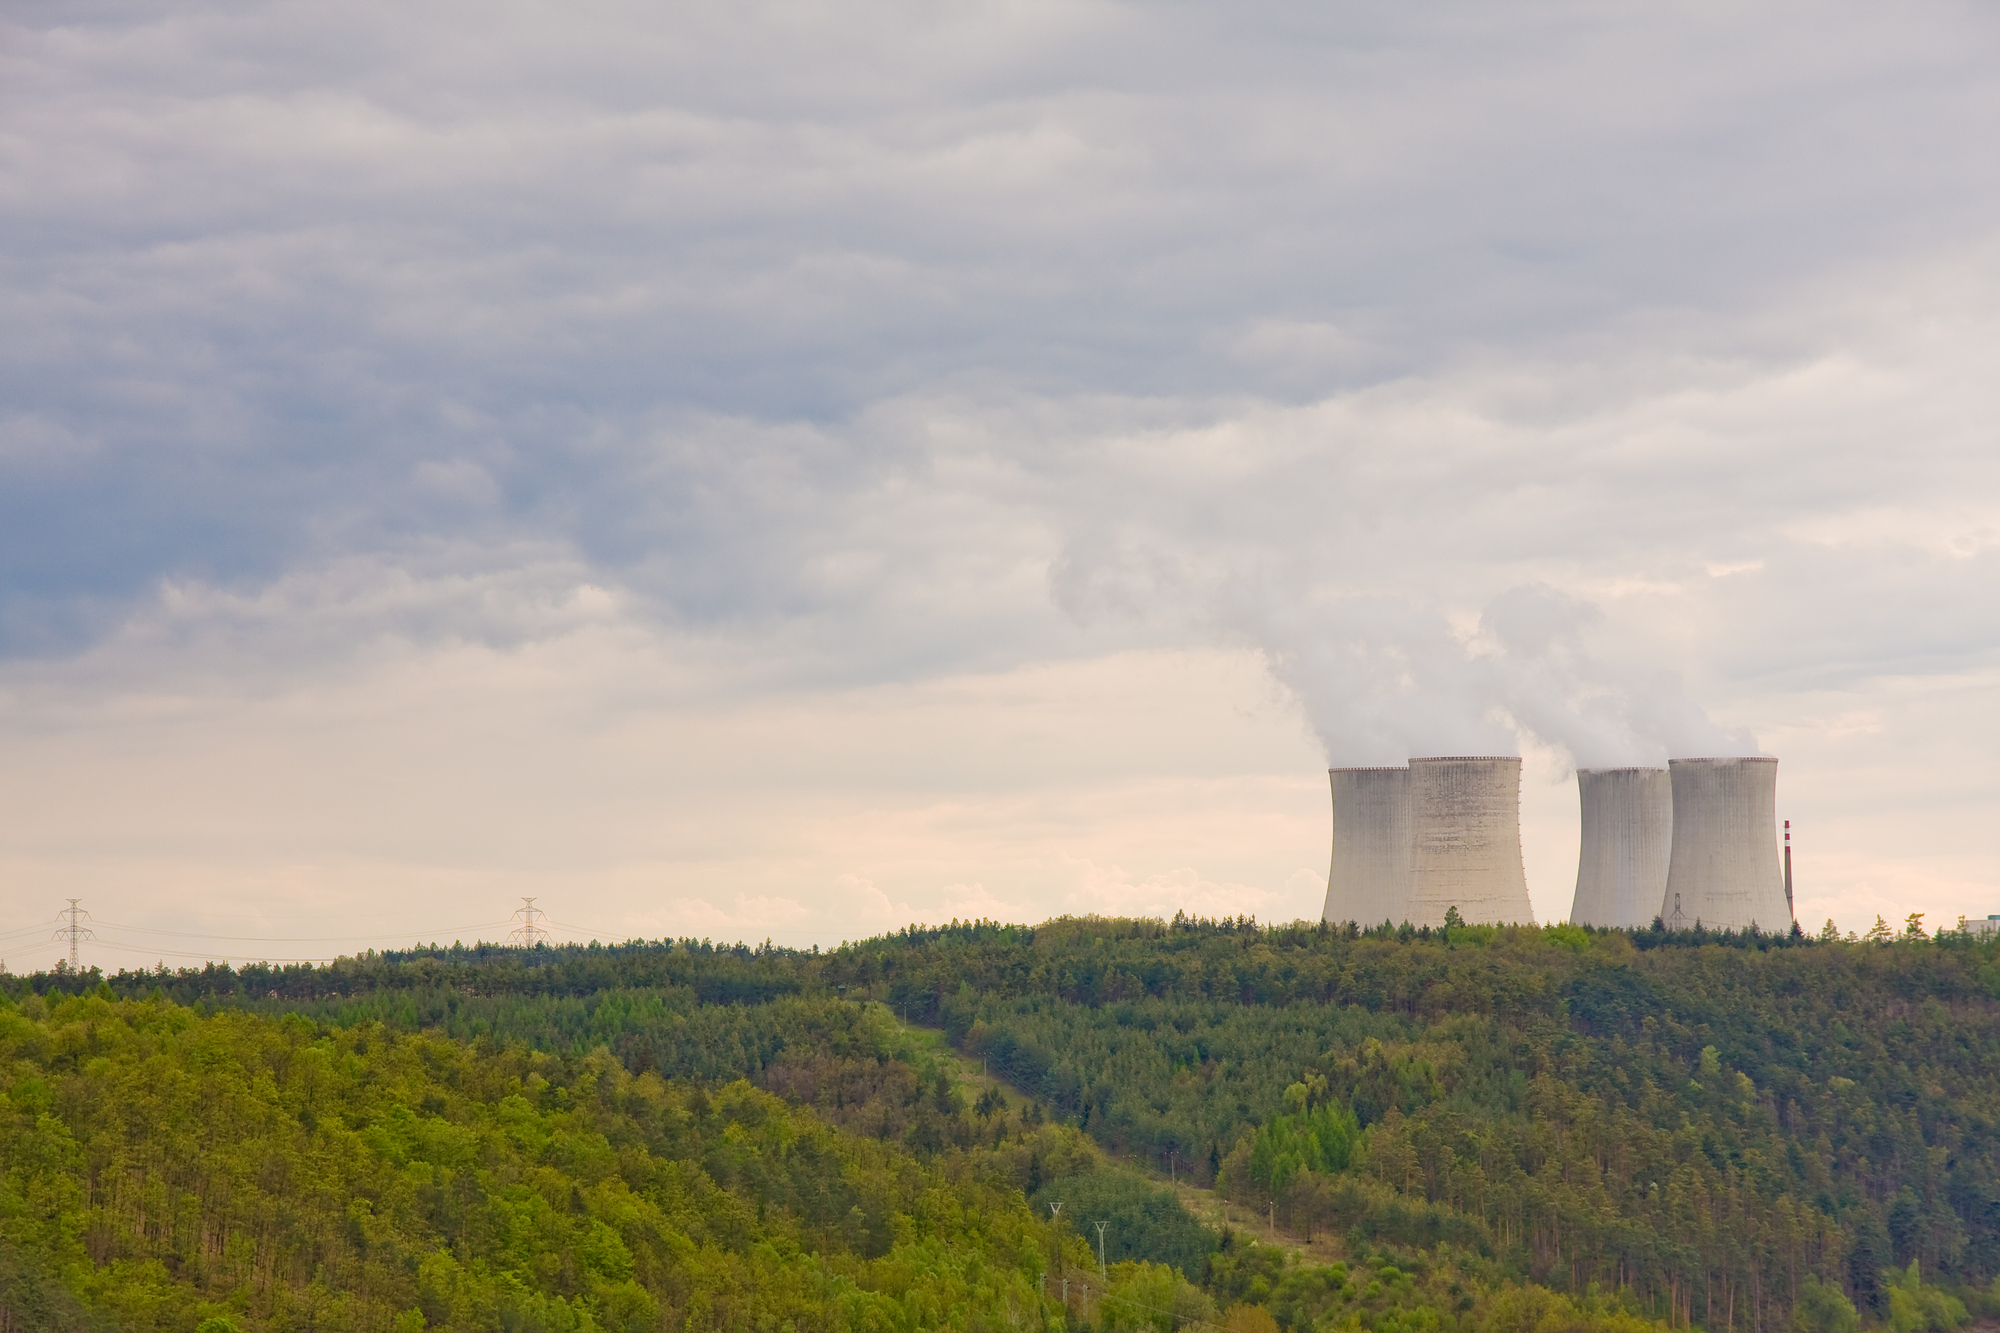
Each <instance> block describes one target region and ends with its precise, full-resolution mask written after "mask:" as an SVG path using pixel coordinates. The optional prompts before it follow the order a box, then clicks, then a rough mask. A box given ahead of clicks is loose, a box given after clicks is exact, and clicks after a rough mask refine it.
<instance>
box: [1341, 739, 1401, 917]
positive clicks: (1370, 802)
mask: <svg viewBox="0 0 2000 1333" xmlns="http://www.w3.org/2000/svg"><path fill="white" fill-rule="evenodd" d="M1326 776H1327V781H1328V782H1329V783H1330V784H1332V787H1333V863H1332V865H1331V866H1330V867H1328V869H1327V874H1326V908H1325V910H1324V911H1322V912H1321V913H1320V919H1321V920H1322V921H1333V922H1339V923H1345V922H1348V921H1353V922H1357V923H1359V924H1361V925H1363V926H1379V925H1381V924H1382V923H1383V922H1384V921H1392V922H1395V923H1397V924H1399V925H1400V924H1401V923H1402V922H1403V921H1404V920H1406V919H1407V918H1408V917H1409V915H1410V908H1409V895H1410V805H1409V791H1410V770H1409V769H1407V768H1329V769H1328V770H1327V771H1326Z"/></svg>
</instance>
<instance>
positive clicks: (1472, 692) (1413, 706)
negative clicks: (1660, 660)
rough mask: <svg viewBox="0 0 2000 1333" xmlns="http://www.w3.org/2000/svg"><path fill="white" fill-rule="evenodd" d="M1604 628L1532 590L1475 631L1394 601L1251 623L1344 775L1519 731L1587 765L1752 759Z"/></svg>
mask: <svg viewBox="0 0 2000 1333" xmlns="http://www.w3.org/2000/svg"><path fill="white" fill-rule="evenodd" d="M1603 619H1604V615H1603V612H1602V610H1601V609H1600V608H1599V607H1598V606H1597V605H1595V604H1594V603H1591V602H1588V601H1584V600H1582V599H1579V598H1576V597H1573V596H1570V595H1569V594H1567V593H1564V592H1562V591H1561V590H1559V589H1556V588H1553V587H1551V586H1549V585H1547V584H1526V585H1522V586H1518V587H1514V588H1510V589H1508V590H1507V591H1506V592H1503V593H1501V594H1500V595H1499V596H1498V597H1495V598H1494V599H1493V600H1492V601H1490V602H1489V603H1488V604H1487V605H1486V607H1485V609H1484V611H1483V612H1482V613H1481V615H1480V617H1479V620H1478V624H1477V626H1476V628H1474V629H1472V630H1471V631H1470V632H1467V631H1465V630H1462V629H1460V628H1459V627H1457V626H1455V625H1454V624H1453V623H1452V621H1451V620H1450V619H1449V618H1448V617H1447V616H1446V615H1445V614H1444V613H1443V612H1441V611H1439V610H1438V609H1437V608H1435V607H1432V606H1426V605H1421V604H1418V603H1416V602H1414V601H1410V600H1406V599H1403V598H1397V597H1351V598H1341V599H1336V600H1331V601H1327V602H1323V603H1320V604H1317V605H1311V606H1306V607H1303V608H1301V609H1299V610H1296V611H1293V612H1289V613H1285V614H1280V615H1265V616H1259V617H1256V618H1255V619H1254V620H1253V621H1252V622H1251V623H1250V624H1249V625H1247V626H1246V628H1249V629H1251V630H1252V632H1253V634H1254V635H1255V637H1256V639H1257V641H1258V642H1260V643H1261V644H1262V646H1263V647H1264V650H1265V652H1266V653H1267V654H1268V656H1269V659H1270V662H1271V665H1272V670H1273V672H1274V674H1275V675H1276V676H1277V677H1278V679H1279V680H1280V681H1282V682H1283V683H1284V684H1285V685H1286V686H1287V687H1288V688H1289V689H1290V690H1291V691H1292V692H1293V693H1294V694H1295V695H1296V696H1297V697H1298V699H1299V701H1300V703H1301V704H1302V705H1303V707H1304V709H1305V713H1306V717H1307V719H1308V720H1309V721H1310V723H1311V724H1312V727H1313V729H1314V731H1315V732H1316V733H1317V734H1318V736H1319V738H1320V741H1321V743H1322V744H1323V745H1324V746H1325V747H1326V754H1327V760H1328V762H1329V763H1330V764H1333V765H1336V766H1345V765H1362V764H1400V763H1402V762H1403V761H1404V760H1405V759H1407V758H1409V757H1410V756H1412V755H1431V754H1517V753H1519V750H1520V745H1521V738H1522V737H1523V736H1524V735H1525V736H1531V737H1533V738H1535V739H1536V740H1539V741H1541V742H1543V743H1544V744H1548V745H1552V746H1556V747H1558V748H1560V749H1561V750H1563V751H1564V752H1566V753H1567V754H1568V756H1569V757H1570V760H1571V762H1572V763H1573V764H1574V765H1576V766H1577V767H1582V768H1598V767H1616V766H1626V765H1660V764H1664V763H1665V762H1666V760H1667V759H1669V758H1682V757H1689V756H1696V755H1713V754H1755V753H1757V749H1756V742H1755V740H1754V739H1753V738H1752V737H1751V736H1749V735H1748V734H1746V733H1741V732H1737V733H1732V732H1730V731H1728V730H1726V729H1724V728H1722V727H1720V726H1718V725H1717V724H1716V723H1715V722H1714V721H1712V720H1711V719H1710V718H1709V717H1708V715H1707V714H1706V713H1705V712H1703V710H1702V709H1701V708H1700V707H1699V706H1698V705H1697V704H1695V703H1694V701H1693V700H1691V699H1690V698H1688V696H1687V694H1686V692H1685V690H1684V689H1683V688H1682V685H1681V682H1680V680H1679V679H1678V677H1677V676H1676V675H1675V674H1674V673H1672V672H1670V671H1660V670H1657V669H1648V668H1646V667H1644V666H1642V665H1639V664H1636V663H1631V662H1619V661H1613V660H1607V659H1606V658H1603V657H1600V656H1598V655H1596V654H1593V652H1592V651H1591V648H1590V645H1589V644H1588V642H1587V636H1588V632H1589V631H1590V630H1591V629H1592V628H1593V627H1594V626H1596V625H1598V624H1600V623H1601V622H1602V621H1603Z"/></svg>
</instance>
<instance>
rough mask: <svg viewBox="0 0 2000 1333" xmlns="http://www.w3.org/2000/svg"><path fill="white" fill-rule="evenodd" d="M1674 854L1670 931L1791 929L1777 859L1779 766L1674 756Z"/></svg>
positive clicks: (1667, 909) (1667, 906)
mask: <svg viewBox="0 0 2000 1333" xmlns="http://www.w3.org/2000/svg"><path fill="white" fill-rule="evenodd" d="M1667 772H1668V773H1669V774H1670V775H1671V777H1672V781H1673V789H1674V840H1673V856H1672V859H1671V860H1670V861H1669V863H1668V866H1667V887H1666V891H1665V892H1664V894H1663V895H1662V896H1661V900H1660V919H1661V920H1662V921H1664V922H1666V924H1667V927H1668V929H1670V930H1688V929H1692V928H1693V927H1694V925H1695V923H1696V922H1700V923H1701V924H1702V925H1704V926H1706V927H1707V928H1708V929H1710V930H1747V929H1748V928H1749V927H1751V926H1756V927H1757V928H1758V929H1759V930H1767V931H1768V930H1790V929H1791V927H1792V909H1791V904H1790V903H1788V902H1787V901H1786V894H1785V872H1784V869H1783V867H1782V866H1781V865H1780V863H1779V861H1778V761H1777V760H1775V759H1762V758H1739V759H1669V760H1668V761H1667Z"/></svg>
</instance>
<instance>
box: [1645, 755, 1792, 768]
mask: <svg viewBox="0 0 2000 1333" xmlns="http://www.w3.org/2000/svg"><path fill="white" fill-rule="evenodd" d="M1777 762H1778V759H1777V756H1776V755H1768V754H1711V755H1703V756H1700V757H1698V758H1693V759H1669V760H1667V766H1668V767H1669V768H1671V767H1673V766H1674V765H1675V764H1775V763H1777Z"/></svg>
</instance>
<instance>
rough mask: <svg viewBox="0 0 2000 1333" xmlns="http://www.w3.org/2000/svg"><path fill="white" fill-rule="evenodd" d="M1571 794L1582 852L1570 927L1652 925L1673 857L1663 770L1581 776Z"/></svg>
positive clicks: (1670, 792)
mask: <svg viewBox="0 0 2000 1333" xmlns="http://www.w3.org/2000/svg"><path fill="white" fill-rule="evenodd" d="M1576 787H1577V795H1578V797H1579V798H1580V800H1581V801H1582V803H1583V849H1582V854H1581V855H1580V856H1579V857H1578V858H1577V863H1576V903H1575V905H1574V906H1572V907H1571V908H1570V911H1569V919H1570V920H1572V921H1574V922H1576V923H1577V924H1578V925H1582V926H1619V927H1622V928H1624V929H1628V930H1629V929H1631V928H1633V927H1635V926H1645V925H1648V924H1650V923H1651V922H1652V920H1653V914H1654V913H1655V912H1657V911H1659V910H1660V897H1661V895H1662V894H1663V893H1665V892H1666V888H1667V863H1668V861H1669V860H1670V858H1671V856H1672V853H1673V831H1674V789H1673V780H1672V779H1671V778H1670V777H1669V776H1668V775H1667V770H1666V769H1664V768H1580V769H1578V770H1577V771H1576Z"/></svg>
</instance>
